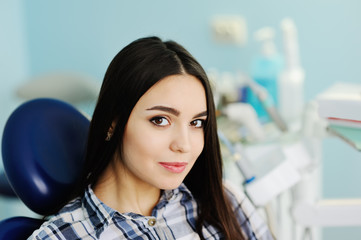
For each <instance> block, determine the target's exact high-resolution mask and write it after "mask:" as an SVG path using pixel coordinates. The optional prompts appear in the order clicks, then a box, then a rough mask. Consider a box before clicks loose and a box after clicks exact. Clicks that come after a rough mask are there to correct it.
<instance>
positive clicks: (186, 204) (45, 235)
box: [28, 184, 272, 240]
mask: <svg viewBox="0 0 361 240" xmlns="http://www.w3.org/2000/svg"><path fill="white" fill-rule="evenodd" d="M226 189H227V190H226V191H227V195H228V196H229V197H230V199H231V202H232V206H233V209H234V211H235V212H236V216H237V219H238V221H239V223H240V226H241V228H242V231H243V233H244V236H245V237H246V239H252V240H254V239H262V240H266V239H267V240H269V239H272V236H271V234H270V232H269V230H268V228H267V226H266V225H265V224H264V222H263V220H262V219H261V218H260V217H259V215H258V214H257V213H256V211H255V208H254V207H253V205H252V204H251V203H250V201H249V200H248V199H247V198H246V197H245V195H243V194H242V193H240V192H238V195H236V194H234V193H233V191H231V190H230V188H229V187H226ZM197 208H198V206H197V202H196V200H195V199H194V198H193V196H192V194H191V192H190V191H189V190H188V189H187V188H186V186H185V185H184V184H182V185H180V186H179V188H177V189H174V190H167V191H164V192H163V194H162V196H161V198H160V201H159V203H158V204H157V206H156V207H155V208H154V209H153V212H152V216H146V217H145V216H142V215H139V214H135V213H119V212H117V211H115V210H113V209H111V208H110V207H108V206H107V205H105V204H104V203H102V202H101V201H100V200H99V199H98V198H97V197H96V196H95V194H94V192H93V191H92V189H91V188H90V187H88V188H87V190H86V191H85V194H84V196H83V197H82V198H77V199H75V200H73V201H72V202H70V203H69V204H67V205H66V206H65V207H64V208H63V209H62V210H61V211H60V212H59V213H58V214H57V215H55V216H53V217H51V218H50V219H49V220H48V221H47V222H45V223H44V224H43V225H42V226H41V227H40V229H38V230H36V231H35V232H34V233H33V235H32V236H31V237H29V238H28V239H41V240H51V239H106V240H111V239H139V240H140V239H182V240H185V239H192V240H193V239H199V236H198V234H197V233H196V231H195V226H196V219H197ZM202 231H203V235H204V237H205V239H224V237H223V235H222V233H221V232H219V231H218V229H216V228H215V227H213V226H211V225H207V224H205V225H204V226H203V230H202Z"/></svg>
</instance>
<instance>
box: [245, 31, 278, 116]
mask: <svg viewBox="0 0 361 240" xmlns="http://www.w3.org/2000/svg"><path fill="white" fill-rule="evenodd" d="M273 37H274V30H273V29H272V28H269V27H265V28H262V29H260V30H259V31H257V32H256V39H257V40H258V41H261V44H262V49H261V54H259V55H258V56H256V57H255V58H254V59H253V60H252V63H251V78H252V79H253V81H255V82H256V83H258V84H260V85H261V86H262V87H264V88H265V89H266V90H267V92H268V93H269V94H270V97H271V98H272V100H273V102H274V104H275V107H276V108H277V107H278V79H279V75H280V73H281V71H282V70H283V58H282V56H281V55H279V54H278V53H277V51H276V47H275V44H274V42H273ZM247 90H248V91H247V102H248V103H250V104H251V105H252V106H253V107H254V109H255V110H256V112H257V115H258V117H259V119H260V121H261V122H262V123H267V122H269V121H271V118H270V116H269V115H268V113H267V112H266V110H265V108H264V107H263V105H262V103H261V102H260V100H259V99H258V97H257V96H256V94H255V93H254V92H253V91H252V90H251V89H250V88H248V89H247Z"/></svg>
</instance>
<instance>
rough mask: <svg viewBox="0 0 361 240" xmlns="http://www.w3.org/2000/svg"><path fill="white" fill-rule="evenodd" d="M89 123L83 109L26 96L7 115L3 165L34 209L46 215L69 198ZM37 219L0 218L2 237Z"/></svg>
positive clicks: (12, 182)
mask: <svg viewBox="0 0 361 240" xmlns="http://www.w3.org/2000/svg"><path fill="white" fill-rule="evenodd" d="M88 127H89V120H88V119H87V118H86V117H85V116H84V115H83V114H82V113H80V112H79V111H78V110H77V109H75V108H74V107H73V106H71V105H70V104H68V103H65V102H62V101H60V100H56V99H49V98H41V99H35V100H31V101H28V102H26V103H24V104H22V105H21V106H19V107H18V108H17V109H16V110H15V111H14V112H13V113H12V114H11V115H10V117H9V119H8V121H7V123H6V125H5V129H4V133H3V136H2V157H3V162H4V170H5V172H6V176H7V178H8V180H9V182H10V184H11V186H12V189H13V190H14V192H15V193H16V195H17V196H18V197H19V198H20V199H21V200H22V201H23V202H24V204H25V205H26V206H27V207H28V208H30V209H31V210H32V211H34V212H36V213H38V214H40V215H47V214H49V212H51V211H52V210H53V209H56V208H58V207H59V205H60V204H62V203H63V202H64V201H65V200H66V199H67V197H68V196H69V194H70V192H71V191H72V190H73V187H74V184H75V182H76V181H77V179H78V177H79V173H80V171H81V168H82V163H83V159H84V152H85V145H86V139H87V134H88ZM41 222H42V221H41V220H35V219H30V218H25V217H18V218H13V219H8V220H5V221H2V222H0V236H11V235H12V234H13V233H12V232H17V233H20V232H21V230H19V229H24V235H23V236H28V235H29V231H28V230H29V227H30V226H32V227H33V228H32V231H33V230H34V229H36V228H37V227H38V226H39V224H40V223H41ZM16 223H18V224H19V225H17V224H16ZM20 225H21V226H23V227H24V228H21V227H20ZM6 226H8V227H6ZM34 226H35V227H34ZM32 231H31V232H32ZM9 234H10V235H9ZM24 238H25V239H26V237H24ZM2 239H10V238H8V237H7V238H1V237H0V240H2ZM13 239H20V238H19V237H15V238H13Z"/></svg>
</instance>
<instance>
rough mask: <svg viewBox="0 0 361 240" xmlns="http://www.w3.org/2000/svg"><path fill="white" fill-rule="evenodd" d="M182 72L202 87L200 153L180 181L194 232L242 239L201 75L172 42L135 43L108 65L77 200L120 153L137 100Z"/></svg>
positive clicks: (208, 90) (209, 98)
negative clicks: (190, 198) (193, 209)
mask: <svg viewBox="0 0 361 240" xmlns="http://www.w3.org/2000/svg"><path fill="white" fill-rule="evenodd" d="M184 73H187V74H189V75H193V76H195V77H196V78H197V79H199V80H200V81H201V82H202V84H203V87H204V89H205V93H206V98H207V112H208V116H207V121H206V123H205V127H204V148H203V151H202V153H201V154H200V156H199V158H198V159H197V161H196V163H195V165H194V166H193V168H192V169H191V171H190V172H189V174H188V175H187V177H186V178H185V180H184V183H185V185H186V186H187V187H188V188H189V189H190V191H191V192H192V194H193V195H194V197H195V198H196V199H197V201H198V203H199V213H198V219H197V224H196V229H195V230H196V231H197V233H198V234H199V236H200V237H201V239H204V237H203V235H202V226H203V225H204V223H205V222H206V223H208V224H211V225H213V226H215V227H216V228H218V229H219V230H220V231H221V232H223V234H224V236H225V238H226V239H232V240H233V239H243V238H242V234H241V227H240V225H239V224H238V223H237V220H236V217H235V215H234V213H233V211H232V209H231V206H230V204H229V201H228V199H227V197H226V195H225V192H224V189H223V184H222V159H221V153H220V146H219V141H218V136H217V124H216V115H215V106H214V101H213V95H212V91H211V88H210V84H209V81H208V78H207V75H206V73H205V71H204V70H203V68H202V66H201V65H200V64H199V63H198V62H197V61H196V60H195V58H194V57H193V56H192V55H191V54H190V53H189V52H188V51H187V50H186V49H184V48H183V47H182V46H181V45H179V44H178V43H176V42H174V41H165V42H163V41H162V40H161V39H159V38H157V37H147V38H141V39H138V40H136V41H134V42H132V43H130V44H129V45H127V46H126V47H125V48H124V49H123V50H121V51H120V52H119V53H118V54H117V55H116V56H115V57H114V59H113V60H112V62H111V63H110V65H109V67H108V69H107V71H106V74H105V77H104V81H103V84H102V87H101V90H100V94H99V98H98V102H97V104H96V107H95V110H94V114H93V117H92V120H91V123H90V130H89V137H88V145H87V150H86V159H85V166H84V172H83V175H82V180H81V184H80V185H79V186H78V190H77V195H79V196H81V195H82V193H83V192H84V189H85V188H86V187H87V186H88V185H89V184H91V185H94V184H96V183H97V181H98V179H99V177H100V176H101V175H102V173H103V172H104V170H105V169H106V167H107V166H108V164H109V163H110V162H111V161H112V159H113V156H114V154H116V153H117V151H120V150H121V149H122V144H123V143H122V139H123V134H124V129H125V126H126V123H127V121H128V118H129V115H130V113H131V111H132V109H133V108H134V106H135V104H136V103H137V102H138V100H139V99H140V97H141V96H142V95H143V94H144V93H145V92H146V91H148V90H149V88H151V87H152V86H153V85H154V84H155V83H157V82H158V81H160V80H161V79H163V78H165V77H167V76H170V75H175V74H184ZM113 122H115V123H116V124H115V127H114V133H113V136H112V138H111V140H110V141H105V140H104V139H105V138H106V134H107V132H108V130H109V127H110V126H111V125H112V123H113ZM118 153H119V152H118ZM120 156H121V155H120Z"/></svg>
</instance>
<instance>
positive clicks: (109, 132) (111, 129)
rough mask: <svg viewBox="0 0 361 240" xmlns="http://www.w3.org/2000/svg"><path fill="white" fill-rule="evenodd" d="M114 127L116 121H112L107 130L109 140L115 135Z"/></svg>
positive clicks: (106, 139)
mask: <svg viewBox="0 0 361 240" xmlns="http://www.w3.org/2000/svg"><path fill="white" fill-rule="evenodd" d="M114 128H115V121H113V122H112V125H110V127H109V129H108V132H107V136H106V137H105V141H107V142H109V141H110V139H111V138H112V136H113V133H114Z"/></svg>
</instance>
